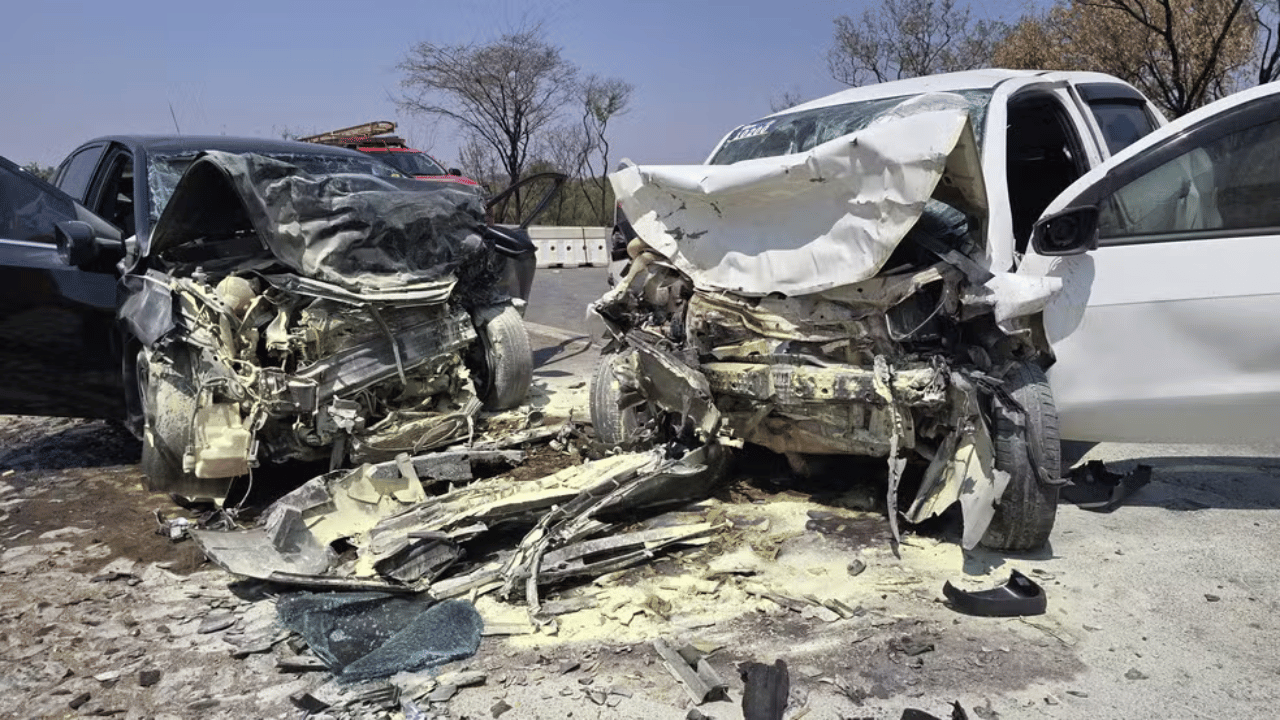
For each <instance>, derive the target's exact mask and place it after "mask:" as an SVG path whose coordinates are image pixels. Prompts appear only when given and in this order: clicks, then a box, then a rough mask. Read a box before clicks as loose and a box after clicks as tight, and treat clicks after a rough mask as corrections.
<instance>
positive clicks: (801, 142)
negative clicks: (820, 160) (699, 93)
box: [710, 89, 991, 165]
mask: <svg viewBox="0 0 1280 720" xmlns="http://www.w3.org/2000/svg"><path fill="white" fill-rule="evenodd" d="M929 97H936V98H939V99H941V98H953V99H956V100H957V101H958V102H956V103H946V105H947V107H954V106H956V105H961V106H963V107H964V108H965V109H966V110H968V112H969V119H970V122H971V123H972V124H973V130H974V134H975V136H976V137H977V140H978V144H979V145H981V144H982V126H983V121H985V120H986V117H987V105H988V103H989V102H990V101H991V90H990V89H979V90H957V91H955V92H949V93H936V94H931V95H926V96H919V95H915V96H913V95H900V96H898V97H891V98H879V99H876V100H864V101H862V102H856V103H848V104H845V105H832V106H828V107H821V108H814V109H811V110H800V111H798V112H794V113H789V114H787V115H779V116H777V117H769V118H765V119H763V120H757V121H756V122H753V123H749V124H747V125H743V126H741V127H739V128H737V129H736V130H734V131H733V132H731V133H729V138H728V139H727V140H725V141H724V144H723V145H721V146H720V149H719V151H717V152H716V154H715V157H713V158H711V161H710V164H712V165H729V164H731V163H736V162H738V161H740V160H751V159H753V158H762V157H772V156H774V155H789V154H792V153H798V152H804V151H806V150H810V149H812V148H813V147H815V146H817V145H821V144H822V143H825V142H829V141H831V140H834V139H836V138H838V137H841V136H844V135H849V134H851V133H855V132H857V131H859V130H862V129H864V128H866V127H867V126H868V125H870V124H871V123H872V122H873V121H874V120H876V119H878V118H880V117H882V116H885V115H900V114H902V113H894V112H892V111H894V110H895V108H898V107H899V106H901V105H904V104H906V103H911V109H912V110H913V111H914V112H927V111H929V110H933V109H942V108H935V107H932V106H931V104H930V103H927V102H925V103H920V102H918V101H920V100H925V99H926V98H929Z"/></svg>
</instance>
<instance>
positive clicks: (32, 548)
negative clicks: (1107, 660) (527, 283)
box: [0, 417, 1261, 719]
mask: <svg viewBox="0 0 1280 720" xmlns="http://www.w3.org/2000/svg"><path fill="white" fill-rule="evenodd" d="M0 447H2V448H3V451H0V509H2V510H3V512H4V514H5V517H4V520H5V525H4V527H5V531H4V537H3V546H2V550H0V593H2V596H0V597H2V598H3V599H2V600H0V617H3V620H4V627H5V630H4V631H3V653H2V654H0V664H2V665H3V675H2V676H3V677H4V678H5V687H6V690H7V692H6V693H5V694H4V695H3V696H0V714H2V715H19V714H20V715H23V716H53V715H67V714H72V715H82V714H112V713H115V714H119V715H120V716H122V717H185V716H189V715H191V714H193V713H201V714H206V715H209V714H212V715H216V716H219V717H233V718H234V717H244V718H249V717H302V716H304V715H305V714H306V712H307V711H308V710H307V709H310V711H311V712H313V713H317V714H321V715H327V716H329V717H365V716H369V717H383V716H387V715H388V714H390V716H392V717H402V716H403V717H450V718H460V717H492V716H493V712H494V711H495V710H496V711H498V712H499V714H501V715H502V716H503V717H546V718H552V717H556V718H559V717H566V716H568V713H570V712H572V713H574V716H575V717H576V716H580V715H582V714H583V713H586V715H587V716H595V715H597V714H598V715H599V716H600V717H606V718H609V717H612V718H630V717H644V716H653V717H680V716H685V715H686V714H687V713H689V711H691V710H693V709H696V710H697V711H698V712H699V713H701V714H702V716H704V717H715V718H722V719H724V718H730V719H732V718H738V717H741V712H742V710H741V706H742V698H743V691H744V688H745V685H744V684H743V681H742V679H741V677H740V675H739V673H738V671H737V668H738V667H739V666H740V665H741V664H742V663H747V662H760V661H765V662H772V661H773V660H774V659H782V660H784V661H785V662H786V664H787V666H788V668H789V674H790V683H791V690H790V692H789V694H788V704H787V715H786V717H797V716H798V715H799V714H800V713H802V712H804V713H812V714H811V715H809V716H810V717H877V718H896V717H898V715H899V714H900V713H901V712H902V709H903V708H906V707H917V708H927V709H928V710H930V711H933V712H935V713H937V712H939V710H941V709H942V708H945V707H946V706H947V704H948V703H949V702H951V701H952V699H953V698H959V700H960V701H961V702H962V704H963V706H964V707H966V708H983V707H984V706H986V707H998V708H999V712H1000V714H1001V715H1002V716H1005V717H1010V716H1018V712H1019V709H1021V710H1026V709H1027V708H1028V704H1029V703H1032V702H1033V701H1034V702H1035V703H1037V704H1038V705H1039V706H1040V707H1041V708H1046V707H1050V706H1049V705H1046V704H1045V703H1046V701H1044V700H1043V699H1042V698H1041V696H1044V697H1049V696H1051V697H1053V698H1054V699H1055V702H1056V703H1058V705H1054V706H1052V707H1063V708H1068V709H1069V708H1074V711H1073V713H1067V714H1063V713H1051V716H1053V717H1070V716H1078V715H1079V713H1080V712H1091V711H1090V710H1089V709H1088V708H1094V709H1096V708H1097V706H1096V705H1088V707H1085V706H1084V705H1081V704H1082V703H1084V704H1089V703H1097V702H1099V700H1098V688H1097V687H1096V686H1094V685H1091V684H1088V683H1085V682H1082V681H1081V680H1080V678H1082V677H1088V676H1089V674H1090V672H1092V671H1091V670H1090V669H1089V666H1087V665H1086V664H1085V662H1084V661H1083V659H1082V654H1081V653H1082V648H1084V647H1087V646H1089V645H1090V644H1091V643H1095V644H1096V642H1097V640H1096V638H1097V633H1096V632H1095V631H1096V629H1097V628H1098V627H1099V625H1106V626H1107V627H1109V628H1110V627H1114V623H1116V622H1117V620H1116V619H1115V618H1114V617H1112V618H1111V619H1110V620H1106V619H1100V618H1098V617H1097V616H1096V614H1095V613H1094V612H1092V611H1090V610H1088V609H1086V608H1088V607H1089V605H1086V604H1082V602H1083V603H1088V602H1089V600H1088V599H1087V598H1089V597H1090V595H1092V594H1096V593H1097V590H1096V589H1095V590H1093V591H1091V592H1084V593H1081V592H1079V590H1081V589H1083V588H1082V586H1081V585H1080V582H1081V581H1082V580H1084V578H1083V577H1081V578H1076V579H1075V580H1074V581H1073V580H1072V578H1071V576H1070V574H1068V575H1067V576H1066V577H1065V579H1064V577H1063V576H1062V574H1061V573H1062V570H1060V569H1059V570H1056V571H1053V572H1045V571H1039V572H1037V570H1039V569H1040V568H1041V567H1050V568H1053V567H1055V566H1056V567H1061V565H1060V562H1059V563H1052V562H1050V563H1048V564H1046V560H1045V559H1043V558H1041V559H1035V558H1031V559H1027V560H1025V561H1024V562H1025V566H1029V568H1028V569H1027V575H1028V576H1029V577H1033V578H1035V580H1036V581H1037V583H1039V584H1041V585H1043V586H1049V587H1051V588H1052V589H1053V594H1052V596H1051V602H1050V605H1049V607H1048V612H1047V613H1046V614H1045V615H1043V616H1039V617H1036V618H1023V619H1014V618H1011V619H992V618H972V617H967V616H958V615H956V614H955V613H954V612H953V611H952V610H949V609H948V608H947V607H946V606H945V605H943V604H942V596H941V593H940V592H939V589H940V588H941V587H942V585H943V584H944V582H945V581H946V580H948V579H954V578H955V577H956V575H957V574H958V573H959V572H961V568H963V569H964V570H965V571H966V572H967V573H970V574H972V577H971V578H970V580H969V582H970V584H971V585H973V586H983V585H989V584H991V582H993V581H994V580H995V579H996V578H997V576H1000V579H1003V577H1007V568H1008V565H1007V564H1005V563H1004V562H1003V561H1000V560H997V559H995V558H994V557H993V556H990V555H984V554H982V553H978V554H974V553H965V552H963V551H962V550H961V549H960V548H959V547H958V545H957V543H956V542H955V540H956V537H957V532H958V529H957V526H956V520H955V518H951V519H950V520H949V521H948V522H944V523H942V524H941V525H940V526H938V527H934V528H933V529H932V530H931V531H930V533H929V534H919V533H908V534H907V535H906V536H905V537H904V544H903V547H902V550H903V558H902V559H901V560H899V559H897V558H895V557H894V556H893V554H892V551H891V549H890V547H889V545H888V543H887V538H888V537H889V534H888V527H887V522H886V521H885V517H884V509H883V507H876V506H875V505H874V503H869V502H868V500H872V499H874V498H875V497H876V496H877V493H876V492H875V491H874V487H872V488H867V490H866V491H863V492H861V493H860V492H856V491H853V492H844V493H840V494H837V495H833V494H832V493H831V492H830V491H829V489H828V488H824V487H821V486H820V484H817V483H814V482H801V481H798V480H797V479H795V478H788V477H787V475H786V473H785V472H781V471H778V470H777V468H764V467H759V466H752V467H745V468H742V467H739V468H734V469H733V471H732V472H731V474H730V477H731V478H733V479H732V480H730V481H729V482H728V483H727V484H726V485H724V486H722V487H721V488H720V490H718V491H717V492H716V493H715V494H714V496H712V497H709V498H707V499H704V500H702V501H700V502H696V503H693V504H690V505H686V506H683V507H681V508H678V509H676V510H674V511H667V514H666V515H665V517H666V519H667V520H668V521H670V522H671V523H674V524H677V525H678V524H708V525H712V526H715V527H719V528H720V529H719V530H717V531H716V532H715V533H713V534H711V535H709V536H707V537H706V542H705V543H704V544H701V545H693V546H688V547H683V548H675V549H672V550H669V551H667V552H663V553H656V554H654V555H653V556H652V557H649V558H646V560H645V561H644V562H641V563H639V564H636V565H632V566H630V567H629V568H626V569H622V570H618V571H616V572H610V573H608V574H606V575H603V576H600V577H595V578H591V577H589V576H588V577H585V578H570V579H567V580H564V581H557V582H554V583H551V584H549V585H546V586H544V587H541V588H540V594H539V598H538V599H539V602H540V607H541V612H540V613H539V614H538V615H537V616H535V617H531V616H530V613H529V607H528V605H527V604H526V602H525V596H524V592H523V591H524V590H525V588H524V586H523V585H519V586H517V587H516V588H515V590H516V592H515V593H514V595H513V596H511V597H510V598H504V597H503V595H502V594H501V593H500V592H496V591H495V592H490V593H488V594H485V595H481V596H478V597H472V596H470V595H465V594H464V596H463V597H464V598H465V599H467V600H474V605H475V608H476V610H477V611H478V613H479V614H480V616H481V618H482V619H483V623H484V630H483V631H482V632H483V635H482V637H481V640H480V643H479V647H478V650H477V652H476V654H475V655H473V656H472V657H470V658H469V659H466V660H462V661H460V662H455V663H451V664H449V665H446V666H444V667H442V668H439V669H438V670H437V671H435V673H434V674H433V673H432V672H431V671H425V672H416V673H402V674H401V675H397V676H392V677H391V678H389V679H387V680H384V681H372V682H360V683H354V684H343V683H337V682H335V681H334V680H333V679H332V676H331V675H330V674H329V672H328V671H327V670H326V669H324V664H323V662H321V661H320V660H319V658H317V657H316V656H315V655H314V654H313V653H312V652H311V650H310V649H309V648H308V647H307V644H306V643H305V642H302V641H301V640H300V638H298V637H297V636H296V635H293V634H292V633H290V632H288V631H286V630H284V629H283V628H282V627H281V626H279V624H278V619H277V611H276V598H277V597H279V596H281V595H282V594H283V593H286V592H289V591H290V588H289V587H288V586H284V585H279V584H275V583H269V582H264V581H258V580H241V579H237V578H235V577H234V576H231V575H229V574H228V573H226V572H224V571H222V570H221V569H218V568H216V567H214V566H212V565H210V564H199V563H198V560H199V558H198V557H194V556H195V555H197V553H195V551H194V549H195V547H196V546H195V544H194V543H192V542H190V541H182V542H177V543H174V542H171V541H170V540H169V539H168V538H167V537H165V536H163V535H159V534H156V525H155V518H154V516H153V514H152V513H153V511H154V510H156V509H162V510H163V512H165V513H166V514H169V515H175V514H183V512H182V511H180V510H177V509H175V508H174V507H173V506H172V503H171V501H170V500H169V498H167V497H165V496H163V495H158V494H153V493H148V492H147V491H146V490H145V489H144V488H143V487H142V485H141V480H142V478H141V475H140V474H139V472H138V469H137V467H136V465H134V464H133V463H134V462H136V458H137V453H138V448H137V445H136V443H131V441H129V440H128V435H127V433H125V432H124V431H122V430H120V429H118V428H115V427H113V426H111V425H108V424H105V423H101V422H88V421H72V420H57V419H32V418H13V417H5V418H0ZM525 450H526V451H527V452H529V453H530V455H531V458H532V460H530V461H526V462H534V463H539V464H540V467H541V469H543V470H546V471H547V472H546V473H544V472H538V473H536V477H533V476H531V477H524V478H522V479H520V480H515V481H513V482H520V483H527V482H536V480H537V479H538V478H540V477H543V476H544V475H545V474H547V473H554V472H555V471H557V470H559V469H562V467H561V466H562V465H563V466H564V467H576V466H577V465H578V463H579V462H580V458H579V457H578V456H577V455H576V454H568V453H566V452H565V451H563V450H560V451H556V450H552V449H551V448H550V446H549V445H545V444H544V445H540V446H535V447H531V448H526V449H525ZM518 469H519V468H508V469H505V470H504V469H488V470H485V471H484V473H483V475H487V478H485V477H482V478H481V479H480V480H479V481H477V482H485V481H486V480H494V479H497V478H500V477H504V476H506V477H513V476H514V474H515V471H516V470H518ZM882 481H883V480H882V476H881V479H880V480H878V481H876V480H873V485H874V483H875V482H882ZM846 484H847V483H846ZM855 484H857V483H855ZM464 487H465V486H464ZM863 494H865V495H866V496H867V497H865V498H864V497H861V495H863ZM186 514H188V515H191V516H192V517H194V514H192V513H190V512H188V513H186ZM1094 517H1097V516H1094ZM944 520H947V519H946V518H944ZM948 523H949V524H948ZM634 531H635V527H633V526H631V525H630V524H625V525H623V526H622V527H621V529H620V533H621V534H623V535H625V534H626V533H629V532H634ZM523 537H524V534H523V533H521V532H513V533H510V534H505V535H503V534H499V535H498V536H495V537H493V538H491V541H492V542H490V543H488V547H487V548H485V547H480V546H477V547H475V548H474V550H475V551H476V552H477V553H485V552H491V551H494V550H496V549H501V548H508V549H509V548H513V547H516V546H518V545H519V543H520V542H521V539H522V538H523ZM475 559H476V560H477V561H480V560H481V559H482V557H477V558H475ZM853 559H857V560H858V561H859V562H860V563H861V572H860V573H858V574H857V575H853V574H851V572H850V564H851V560H853ZM1014 563H1015V565H1024V563H1023V562H1018V561H1016V560H1015V561H1014ZM544 567H546V566H545V564H544ZM984 576H985V577H986V578H987V579H986V580H984V579H983V577H984ZM1064 581H1065V585H1064ZM1085 584H1086V585H1091V584H1092V581H1088V582H1086V583H1085ZM1065 588H1073V589H1076V590H1077V592H1075V593H1068V592H1066V590H1065ZM1210 589H1211V590H1214V592H1215V593H1216V595H1215V596H1217V597H1221V598H1223V600H1222V601H1221V602H1219V603H1218V604H1217V605H1213V606H1211V607H1219V606H1221V607H1227V606H1229V605H1230V604H1231V603H1233V602H1236V601H1238V600H1239V598H1237V597H1236V593H1233V592H1231V591H1230V590H1221V589H1215V588H1210ZM1073 595H1074V598H1075V599H1074V600H1073V599H1072V596H1073ZM1197 600H1198V601H1199V603H1200V606H1202V607H1203V606H1204V604H1205V602H1204V599H1203V597H1202V596H1199V595H1198V596H1197ZM1082 619H1083V622H1084V624H1083V625H1082ZM538 620H542V621H544V622H545V624H540V623H539V622H538ZM657 638H662V639H663V641H664V642H665V644H666V645H667V646H668V647H670V648H672V649H673V650H675V651H676V652H677V653H678V654H679V655H680V656H681V658H682V659H683V660H684V661H685V662H686V663H688V667H690V668H691V669H692V670H693V671H694V672H695V673H696V672H697V671H698V670H699V669H700V666H705V667H706V668H707V669H709V670H710V671H711V672H713V673H715V676H717V677H718V678H720V679H721V680H722V681H723V682H724V683H725V684H726V685H727V688H726V689H727V693H726V694H725V695H724V696H723V699H713V698H708V699H707V701H706V702H704V703H703V704H701V705H694V704H693V699H692V698H691V697H690V695H689V691H688V689H687V687H686V686H685V685H684V683H682V682H680V681H678V680H676V678H675V677H674V676H673V675H672V673H671V671H670V670H669V669H668V662H667V661H666V660H665V659H664V657H663V655H662V654H661V653H660V652H659V651H658V650H657V649H656V648H655V647H654V640H655V639H657ZM929 648H932V649H929ZM1103 650H1104V651H1105V648H1103ZM682 651H683V652H682ZM686 652H687V653H689V654H688V655H687V656H686V655H685V653H686ZM1127 657H1132V654H1131V653H1130V654H1127ZM690 658H692V662H690ZM1117 661H1118V662H1124V663H1125V664H1124V665H1123V666H1122V667H1119V669H1118V670H1116V671H1114V673H1113V674H1114V676H1115V677H1116V678H1120V680H1121V681H1123V682H1129V683H1132V681H1126V680H1124V678H1123V675H1124V673H1125V671H1126V669H1128V668H1130V667H1135V666H1136V667H1139V668H1140V669H1141V670H1142V671H1143V672H1144V674H1146V675H1149V676H1151V677H1152V679H1149V680H1146V681H1145V683H1147V684H1150V683H1156V682H1160V681H1161V678H1162V675H1160V674H1159V673H1156V672H1153V671H1152V665H1151V664H1150V663H1143V662H1142V661H1140V660H1124V659H1122V658H1120V657H1117ZM1095 662H1096V660H1095ZM1046 688H1048V689H1052V690H1046ZM1256 689H1261V688H1256ZM1037 693H1039V694H1037ZM717 697H719V696H717ZM992 698H996V699H997V701H996V703H995V705H992V704H991V703H990V700H991V699H992ZM1064 712H1065V710H1064ZM415 713H417V714H415ZM971 713H972V711H971ZM942 714H943V715H945V711H944V712H943V713H942ZM1095 714H1096V713H1095ZM1104 714H1105V713H1104ZM979 716H982V715H979Z"/></svg>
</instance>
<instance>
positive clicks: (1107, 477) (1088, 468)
mask: <svg viewBox="0 0 1280 720" xmlns="http://www.w3.org/2000/svg"><path fill="white" fill-rule="evenodd" d="M1149 482H1151V466H1150V465H1146V464H1143V463H1139V464H1138V465H1137V466H1135V467H1134V468H1133V470H1130V471H1129V472H1127V473H1124V474H1123V475H1122V474H1119V473H1114V472H1111V471H1110V470H1108V469H1107V466H1106V464H1105V463H1103V462H1102V461H1101V460H1090V461H1089V462H1087V463H1085V465H1084V466H1083V467H1079V468H1076V469H1075V470H1073V471H1072V472H1071V475H1070V482H1068V483H1067V484H1065V485H1063V486H1062V490H1061V495H1062V499H1063V500H1066V501H1067V502H1069V503H1072V504H1074V505H1076V506H1077V507H1079V508H1080V509H1081V510H1090V511H1092V512H1100V513H1109V512H1111V511H1113V510H1115V509H1116V508H1118V507H1120V506H1121V505H1123V504H1124V502H1125V501H1126V500H1128V499H1129V496H1130V495H1132V494H1134V493H1135V492H1137V491H1138V490H1139V489H1140V488H1142V487H1143V486H1145V485H1146V484H1147V483H1149Z"/></svg>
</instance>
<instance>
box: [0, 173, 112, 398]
mask: <svg viewBox="0 0 1280 720" xmlns="http://www.w3.org/2000/svg"><path fill="white" fill-rule="evenodd" d="M65 220H80V221H84V222H90V223H91V224H93V225H94V229H95V231H96V232H97V233H99V234H100V236H110V235H111V234H113V233H115V231H114V229H113V228H112V227H111V226H110V225H108V224H107V223H106V222H105V221H103V220H102V219H101V218H97V217H96V216H93V215H92V214H91V213H89V212H88V211H87V210H85V209H84V208H83V207H81V206H79V205H78V204H77V203H76V202H75V201H74V200H72V199H71V197H70V196H68V195H67V194H66V193H64V192H62V191H60V190H58V189H57V188H55V187H54V186H52V185H50V184H49V183H46V182H44V181H43V180H40V179H39V178H37V177H35V176H34V175H32V174H31V173H28V172H26V171H24V170H22V169H21V168H19V167H18V166H17V165H15V164H14V163H12V162H10V161H9V160H7V159H5V158H0V413H3V414H28V415H63V416H73V417H122V416H123V394H122V390H121V386H122V383H121V371H120V362H119V351H118V348H117V347H116V346H117V345H118V342H117V341H116V339H115V338H116V335H115V332H114V325H115V309H116V277H115V275H114V274H113V273H111V272H110V270H109V269H108V270H106V271H104V272H87V271H84V270H81V269H79V268H75V267H71V266H69V265H67V264H66V263H64V262H63V261H62V260H61V259H60V257H59V254H58V248H57V246H56V244H55V238H54V226H55V224H56V223H58V222H62V221H65ZM117 239H118V234H117Z"/></svg>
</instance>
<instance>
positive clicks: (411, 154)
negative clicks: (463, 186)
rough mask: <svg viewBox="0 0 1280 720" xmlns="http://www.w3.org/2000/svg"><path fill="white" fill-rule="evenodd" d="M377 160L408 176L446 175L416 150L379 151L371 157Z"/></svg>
mask: <svg viewBox="0 0 1280 720" xmlns="http://www.w3.org/2000/svg"><path fill="white" fill-rule="evenodd" d="M372 157H376V158H378V159H379V160H382V161H384V162H388V163H391V165H392V166H394V167H395V168H396V169H397V170H399V171H400V172H403V173H408V174H409V175H447V174H448V173H446V172H445V170H444V168H442V167H440V166H439V165H437V164H436V163H435V161H433V160H432V159H431V158H429V157H427V155H426V154H425V153H421V152H418V151H416V150H387V151H380V152H378V153H377V154H376V155H372Z"/></svg>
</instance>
